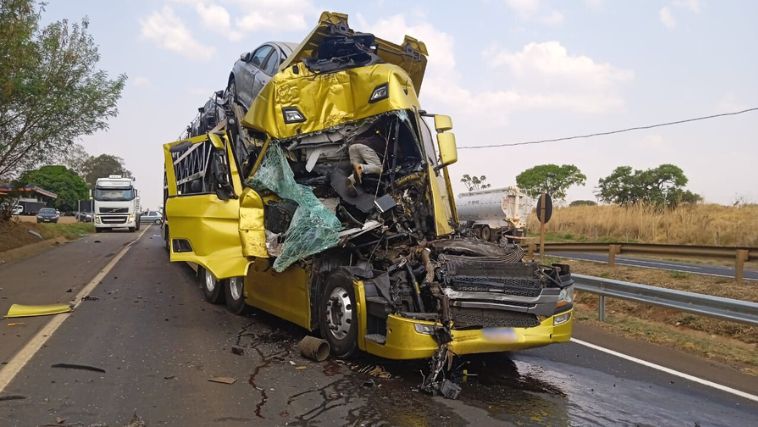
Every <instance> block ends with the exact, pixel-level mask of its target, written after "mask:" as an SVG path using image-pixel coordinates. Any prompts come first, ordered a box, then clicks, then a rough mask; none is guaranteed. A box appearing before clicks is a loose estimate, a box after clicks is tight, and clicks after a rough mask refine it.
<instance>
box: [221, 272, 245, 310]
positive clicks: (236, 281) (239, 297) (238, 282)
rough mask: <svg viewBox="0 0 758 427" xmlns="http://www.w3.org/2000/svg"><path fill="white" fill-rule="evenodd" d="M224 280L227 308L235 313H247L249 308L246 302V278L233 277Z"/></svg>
mask: <svg viewBox="0 0 758 427" xmlns="http://www.w3.org/2000/svg"><path fill="white" fill-rule="evenodd" d="M224 282H225V283H224V285H225V286H224V294H225V297H226V308H228V309H229V311H231V312H232V313H234V314H245V312H246V311H247V309H248V307H247V303H245V278H244V277H232V278H230V279H228V280H225V281H224Z"/></svg>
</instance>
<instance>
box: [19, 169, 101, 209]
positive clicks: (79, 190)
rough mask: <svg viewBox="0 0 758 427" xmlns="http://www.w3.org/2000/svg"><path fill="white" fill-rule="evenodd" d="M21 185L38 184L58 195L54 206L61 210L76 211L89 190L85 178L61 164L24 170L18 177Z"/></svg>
mask: <svg viewBox="0 0 758 427" xmlns="http://www.w3.org/2000/svg"><path fill="white" fill-rule="evenodd" d="M18 183H19V184H20V185H28V184H31V185H36V186H39V187H42V188H44V189H45V190H49V191H52V192H54V193H56V194H57V195H58V198H57V199H55V202H54V206H55V207H56V208H57V209H60V210H61V211H69V212H70V211H75V210H77V209H78V201H79V200H84V199H87V198H88V196H89V191H88V190H87V184H86V183H85V182H84V180H83V179H82V178H81V177H79V175H77V174H76V172H74V171H72V170H71V169H69V168H67V167H65V166H61V165H55V166H42V167H41V168H39V169H36V170H32V171H27V172H24V173H23V174H22V175H21V177H19V179H18Z"/></svg>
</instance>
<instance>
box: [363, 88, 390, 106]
mask: <svg viewBox="0 0 758 427" xmlns="http://www.w3.org/2000/svg"><path fill="white" fill-rule="evenodd" d="M388 96H390V87H389V85H387V83H382V84H380V85H379V86H377V87H376V88H375V89H374V91H373V92H371V96H370V97H369V98H368V102H369V104H371V103H374V102H377V101H381V100H382V99H386V98H387V97H388Z"/></svg>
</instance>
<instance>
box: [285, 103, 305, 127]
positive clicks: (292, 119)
mask: <svg viewBox="0 0 758 427" xmlns="http://www.w3.org/2000/svg"><path fill="white" fill-rule="evenodd" d="M282 115H283V116H284V123H287V124H290V123H302V122H304V121H305V116H304V115H303V113H301V112H300V110H298V109H297V107H284V108H282Z"/></svg>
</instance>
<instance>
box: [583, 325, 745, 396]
mask: <svg viewBox="0 0 758 427" xmlns="http://www.w3.org/2000/svg"><path fill="white" fill-rule="evenodd" d="M571 342H574V343H577V344H579V345H583V346H585V347H589V348H591V349H593V350H597V351H601V352H603V353H607V354H610V355H613V356H616V357H620V358H622V359H624V360H628V361H630V362H634V363H638V364H640V365H643V366H647V367H648V368H652V369H656V370H658V371H661V372H665V373H667V374H669V375H674V376H676V377H679V378H684V379H686V380H688V381H692V382H695V383H698V384H702V385H704V386H708V387H712V388H715V389H716V390H721V391H724V392H727V393H730V394H733V395H735V396H739V397H742V398H745V399H748V400H752V401H753V402H758V396H756V395H754V394H750V393H746V392H744V391H740V390H737V389H733V388H731V387H727V386H725V385H721V384H718V383H714V382H712V381H708V380H704V379H702V378H698V377H696V376H693V375H690V374H685V373H684V372H679V371H676V370H674V369H671V368H667V367H665V366H661V365H658V364H655V363H652V362H648V361H646V360H642V359H638V358H636V357H633V356H629V355H626V354H624V353H619V352H618V351H614V350H611V349H608V348H605V347H600V346H599V345H595V344H592V343H588V342H587V341H582V340H578V339H576V338H571Z"/></svg>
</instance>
